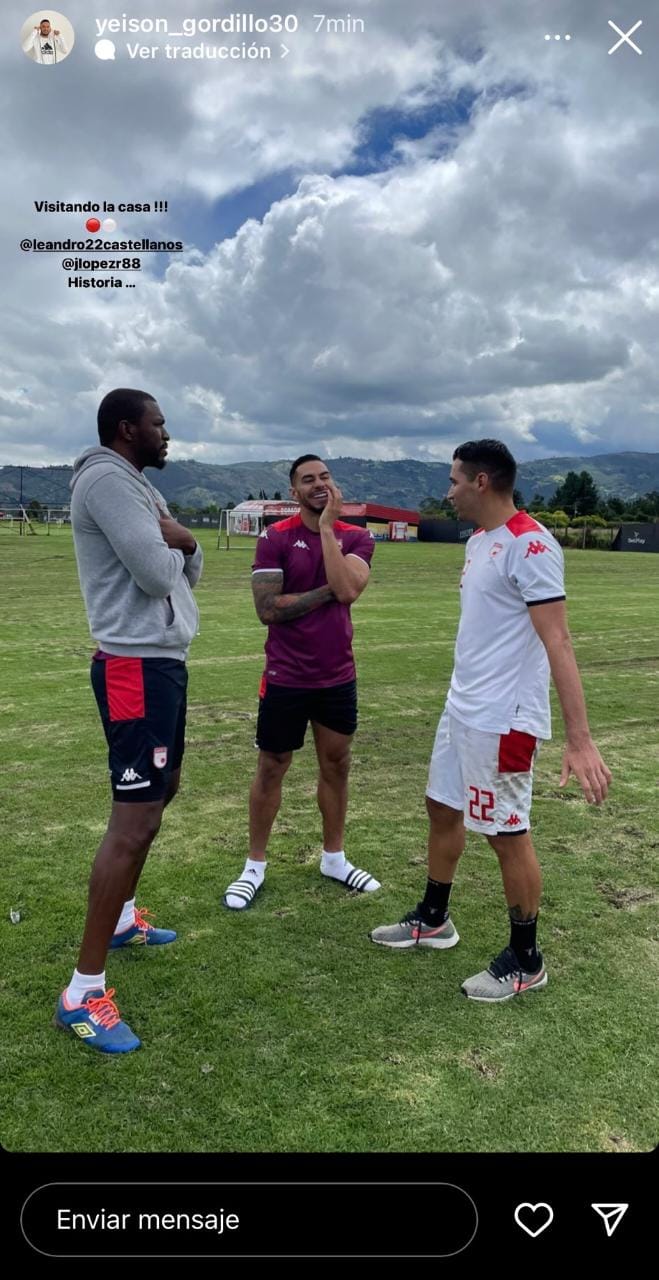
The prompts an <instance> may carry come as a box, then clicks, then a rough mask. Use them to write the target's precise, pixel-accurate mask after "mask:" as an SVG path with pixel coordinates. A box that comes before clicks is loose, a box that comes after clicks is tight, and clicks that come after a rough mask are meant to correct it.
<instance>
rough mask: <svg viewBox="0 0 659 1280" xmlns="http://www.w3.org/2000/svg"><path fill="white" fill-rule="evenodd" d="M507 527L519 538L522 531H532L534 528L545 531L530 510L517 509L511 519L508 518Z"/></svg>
mask: <svg viewBox="0 0 659 1280" xmlns="http://www.w3.org/2000/svg"><path fill="white" fill-rule="evenodd" d="M506 529H510V532H511V533H512V534H514V536H515V537H516V538H519V535H520V533H530V532H531V530H532V529H534V530H535V529H537V531H538V533H543V532H544V530H543V528H542V526H541V525H539V524H538V523H537V521H536V520H534V519H533V517H532V516H530V515H529V513H528V511H516V512H515V515H514V516H511V518H510V520H506Z"/></svg>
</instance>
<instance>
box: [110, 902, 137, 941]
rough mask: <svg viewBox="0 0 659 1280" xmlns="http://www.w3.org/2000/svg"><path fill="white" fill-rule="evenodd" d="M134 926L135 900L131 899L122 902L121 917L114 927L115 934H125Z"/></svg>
mask: <svg viewBox="0 0 659 1280" xmlns="http://www.w3.org/2000/svg"><path fill="white" fill-rule="evenodd" d="M132 924H135V899H134V898H131V900H130V902H124V905H123V907H122V910H121V915H120V916H119V919H118V920H117V923H116V926H115V930H114V931H115V933H125V931H126V929H130V927H131V925H132Z"/></svg>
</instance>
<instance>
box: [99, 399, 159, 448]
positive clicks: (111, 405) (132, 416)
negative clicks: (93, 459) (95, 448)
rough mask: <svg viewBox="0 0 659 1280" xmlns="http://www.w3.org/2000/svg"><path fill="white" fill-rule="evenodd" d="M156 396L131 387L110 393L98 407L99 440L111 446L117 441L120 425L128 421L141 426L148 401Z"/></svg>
mask: <svg viewBox="0 0 659 1280" xmlns="http://www.w3.org/2000/svg"><path fill="white" fill-rule="evenodd" d="M155 398H156V397H155V396H151V395H149V392H148V391H133V390H132V389H131V388H130V387H118V388H117V390H116V391H108V394H107V395H106V396H104V397H103V399H102V400H101V403H100V405H99V406H98V416H97V419H96V420H97V423H98V438H99V440H100V442H101V444H103V445H106V446H107V445H111V444H112V442H113V441H114V440H115V438H116V435H117V431H118V429H119V423H120V422H123V421H124V419H126V421H127V422H134V423H135V426H138V425H139V422H140V419H141V417H142V414H143V413H144V404H145V401H146V400H153V401H154V402H155Z"/></svg>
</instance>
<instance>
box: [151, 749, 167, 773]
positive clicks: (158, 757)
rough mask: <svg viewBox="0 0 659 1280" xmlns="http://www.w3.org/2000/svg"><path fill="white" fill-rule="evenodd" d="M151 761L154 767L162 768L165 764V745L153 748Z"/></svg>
mask: <svg viewBox="0 0 659 1280" xmlns="http://www.w3.org/2000/svg"><path fill="white" fill-rule="evenodd" d="M153 763H154V765H155V766H156V769H164V767H165V765H166V764H167V747H154V748H153Z"/></svg>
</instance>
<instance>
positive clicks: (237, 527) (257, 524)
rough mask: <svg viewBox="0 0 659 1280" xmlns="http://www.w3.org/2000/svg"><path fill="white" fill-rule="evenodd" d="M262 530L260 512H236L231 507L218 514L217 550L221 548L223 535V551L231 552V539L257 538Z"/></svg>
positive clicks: (261, 514) (261, 515)
mask: <svg viewBox="0 0 659 1280" xmlns="http://www.w3.org/2000/svg"><path fill="white" fill-rule="evenodd" d="M262 528H263V513H262V512H261V511H237V510H235V509H234V508H233V507H231V508H227V509H226V510H224V511H221V512H220V523H219V527H218V530H217V549H218V551H219V550H220V548H221V547H222V534H224V550H225V551H230V550H231V539H232V538H233V539H234V545H235V539H236V537H248V538H258V536H259V534H260V532H261V530H262Z"/></svg>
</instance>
